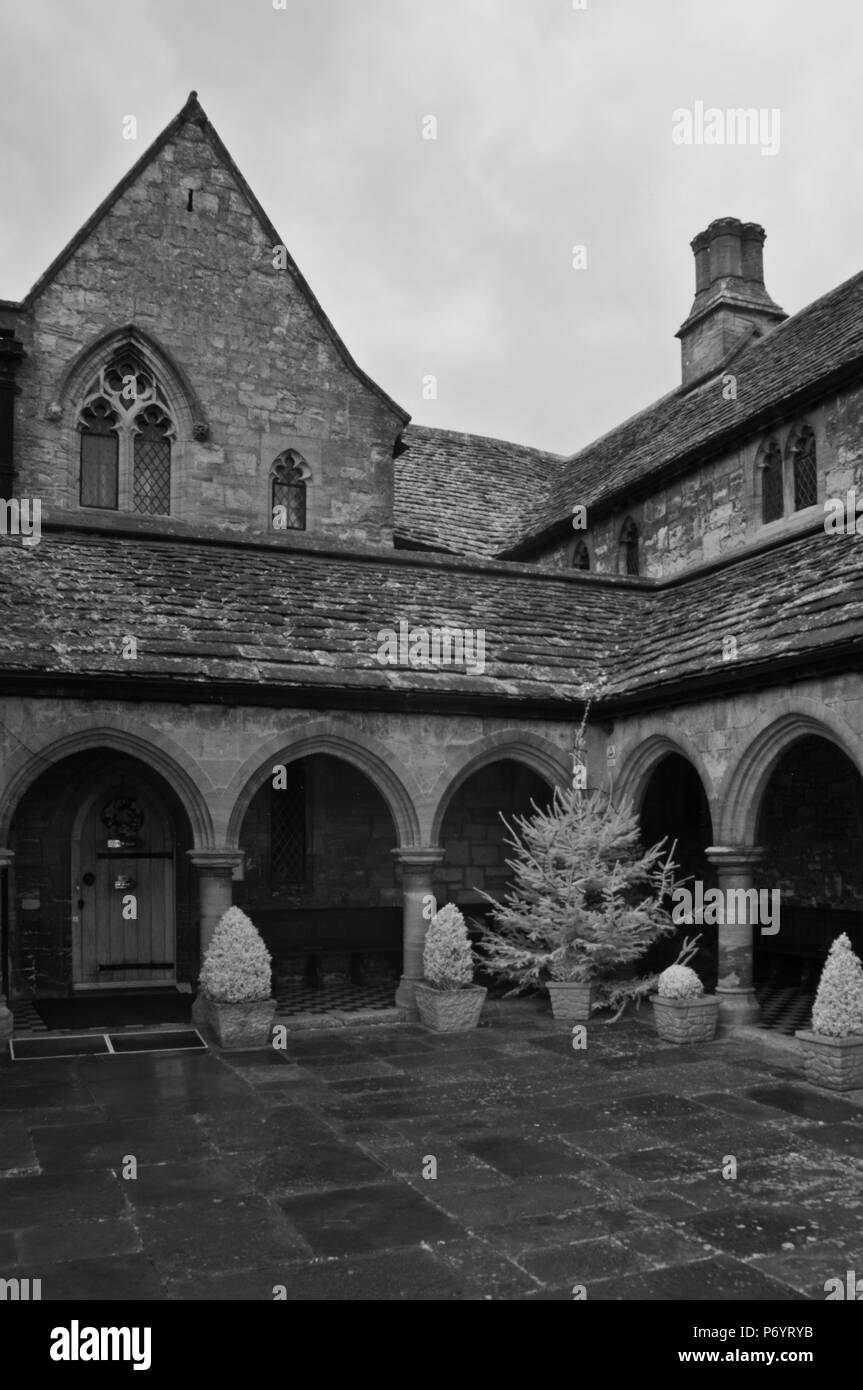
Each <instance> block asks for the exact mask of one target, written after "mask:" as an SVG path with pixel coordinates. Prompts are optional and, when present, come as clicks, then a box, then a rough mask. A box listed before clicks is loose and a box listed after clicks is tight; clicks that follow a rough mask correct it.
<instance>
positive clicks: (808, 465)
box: [791, 425, 818, 512]
mask: <svg viewBox="0 0 863 1390" xmlns="http://www.w3.org/2000/svg"><path fill="white" fill-rule="evenodd" d="M791 462H792V468H793V477H794V510H795V512H799V511H802V509H803V508H804V507H814V506H815V504H816V502H817V501H818V468H817V462H816V455H815V431H814V430H813V429H812V426H811V425H803V426H801V428H800V429H799V430H798V431H797V434H796V435H795V437H794V440H793V443H792V445H791Z"/></svg>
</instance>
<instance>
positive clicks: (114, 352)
mask: <svg viewBox="0 0 863 1390" xmlns="http://www.w3.org/2000/svg"><path fill="white" fill-rule="evenodd" d="M123 353H129V354H130V355H131V356H132V357H133V358H136V359H138V360H139V361H140V363H141V366H142V367H143V368H144V369H145V370H146V371H148V372H150V373H151V374H152V376H153V377H154V378H155V379H156V380H157V381H158V382H159V385H160V387H161V388H162V391H163V392H164V395H165V397H166V401H167V404H168V406H169V408H170V412H171V414H172V415H173V418H174V419H175V420H176V422H177V430H178V433H179V434H180V435H182V436H184V437H185V438H194V439H197V440H204V439H206V438H207V437H208V435H209V424H208V422H207V417H206V413H205V411H204V407H203V405H202V404H201V401H200V398H199V397H198V395H197V393H196V391H195V389H194V387H193V386H192V384H191V382H190V381H189V378H188V377H187V375H186V373H185V372H184V371H183V368H182V367H181V366H180V364H179V363H178V362H177V361H176V360H175V358H174V357H173V355H172V353H170V352H169V351H168V349H167V348H166V347H165V346H164V345H163V344H162V343H160V342H159V341H158V339H157V338H154V337H153V335H152V334H150V333H147V332H145V331H144V329H142V328H139V327H138V326H137V324H133V323H127V324H124V325H123V327H122V328H112V329H110V330H109V331H108V332H107V333H102V334H101V335H100V336H99V337H98V338H93V339H91V341H90V342H89V343H87V344H86V345H85V346H84V347H83V348H82V349H81V351H80V352H79V353H78V354H77V355H76V356H75V357H74V358H73V359H72V361H71V362H70V363H69V364H68V365H67V367H66V368H65V370H64V372H63V374H62V376H61V377H60V380H59V381H58V383H57V388H56V393H55V407H54V409H55V412H56V411H57V410H59V412H60V415H61V416H62V418H63V419H64V420H67V421H68V422H69V423H74V421H75V418H76V416H77V412H78V410H79V408H80V405H81V403H82V402H83V400H84V395H85V393H86V392H87V390H88V388H89V386H90V384H91V382H92V381H93V380H94V378H96V377H97V376H98V374H99V372H100V371H101V370H102V369H104V368H107V367H109V366H110V364H111V363H112V362H113V361H114V360H115V359H116V358H117V357H118V356H120V355H122V354H123Z"/></svg>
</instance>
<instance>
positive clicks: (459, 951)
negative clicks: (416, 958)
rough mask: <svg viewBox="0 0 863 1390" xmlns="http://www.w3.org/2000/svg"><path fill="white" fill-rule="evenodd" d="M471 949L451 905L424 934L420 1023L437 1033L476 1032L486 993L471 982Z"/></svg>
mask: <svg viewBox="0 0 863 1390" xmlns="http://www.w3.org/2000/svg"><path fill="white" fill-rule="evenodd" d="M473 966H474V962H473V948H472V947H471V944H470V937H469V936H468V933H467V927H466V925H465V920H464V917H463V916H462V914H461V913H460V912H459V910H458V908H457V907H456V906H455V904H454V903H447V905H446V907H442V908H441V910H440V912H436V913H435V915H434V917H433V918H432V920H431V922H430V923H429V929H428V932H427V933H426V940H425V947H424V949H423V976H424V979H423V981H422V983H421V984H418V985H416V986H415V991H416V1001H417V1008H418V1009H419V1015H420V1020H421V1022H422V1023H423V1024H424V1025H425V1026H426V1028H431V1029H433V1030H434V1031H435V1032H436V1033H460V1032H463V1031H464V1030H465V1029H468V1028H475V1027H476V1026H477V1024H478V1023H479V1016H480V1013H481V1012H482V1006H483V1004H484V1002H485V996H486V990H485V989H483V988H482V987H481V986H480V985H475V984H474V982H473Z"/></svg>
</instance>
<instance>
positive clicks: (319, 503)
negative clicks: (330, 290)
mask: <svg viewBox="0 0 863 1390" xmlns="http://www.w3.org/2000/svg"><path fill="white" fill-rule="evenodd" d="M21 307H22V318H23V320H24V321H25V322H24V325H23V326H22V330H21V331H22V336H25V335H26V336H28V337H29V341H28V344H27V346H28V359H27V363H26V367H25V370H24V371H22V374H21V387H22V393H23V396H24V400H23V402H22V411H21V413H22V416H23V419H22V427H21V429H20V431H19V440H18V453H19V459H18V469H19V475H20V476H21V479H22V482H21V484H19V486H20V488H21V490H22V491H25V490H26V491H29V492H31V493H33V494H35V495H39V496H43V497H45V498H46V500H47V501H49V503H50V504H52V505H53V506H54V507H63V508H71V509H75V508H76V507H78V505H79V500H80V494H79V490H78V481H77V468H78V463H77V451H78V446H79V434H78V426H79V424H80V420H79V417H78V410H79V403H78V401H77V400H75V399H72V398H71V395H70V393H69V392H68V391H67V392H66V395H65V396H64V387H65V385H66V384H67V383H69V382H70V381H75V380H76V379H77V375H76V368H77V364H78V363H79V361H82V360H89V359H88V354H90V356H91V357H93V360H94V364H95V366H96V367H98V366H99V365H100V363H99V361H98V351H97V350H96V346H94V345H98V344H100V343H101V342H103V341H105V342H108V341H110V340H111V338H112V335H113V334H114V332H115V331H116V330H118V329H119V328H121V327H128V328H129V330H130V331H132V330H137V331H138V333H139V335H140V336H141V337H142V339H143V338H147V339H148V341H153V342H157V343H158V344H160V345H161V347H162V350H163V357H164V365H163V375H164V376H165V377H166V378H167V377H169V376H173V377H174V378H176V379H177V380H183V381H186V382H188V383H190V387H191V390H192V392H193V393H194V396H195V400H196V406H195V409H194V410H193V407H192V406H191V404H189V409H188V413H189V415H190V417H191V415H193V414H194V413H195V411H197V413H198V414H199V415H203V416H204V417H205V418H206V420H207V422H208V436H207V438H206V439H203V438H194V437H192V436H191V435H190V436H189V437H181V432H180V431H179V430H178V437H177V457H176V464H177V468H176V486H175V487H174V488H173V495H172V515H174V516H175V517H176V518H177V519H178V520H184V521H190V520H198V521H200V523H201V524H202V525H206V526H212V525H215V526H218V527H221V528H222V529H224V530H229V531H231V532H232V533H236V534H240V533H243V532H248V533H251V534H259V533H260V530H261V529H262V528H263V529H268V528H269V527H270V526H271V502H272V486H273V478H274V469H275V468H276V466H277V461H278V460H279V459H280V458H282V457H284V455H285V454H286V452H287V451H293V453H294V454H296V455H298V456H300V457H301V458H302V459H303V460H304V462H305V465H306V466H307V469H308V479H309V507H308V511H307V514H308V526H309V529H310V530H311V531H314V532H317V533H318V534H328V535H332V536H333V538H334V539H338V540H342V541H352V542H362V543H369V542H370V543H382V544H386V545H389V544H391V543H392V527H393V515H392V513H393V453H394V449H395V447H396V443H397V440H398V437H399V435H400V434H401V431H402V429H403V428H404V425H405V424H406V422H407V420H408V418H409V417H408V415H407V413H406V412H405V411H404V410H402V409H401V407H399V406H398V405H397V404H396V403H395V402H394V401H393V400H392V399H391V398H390V397H389V396H388V395H387V394H386V392H385V391H383V390H382V389H381V388H380V387H379V386H377V385H376V383H374V382H373V381H371V379H370V378H369V377H368V376H366V374H365V373H364V372H362V371H361V369H360V368H359V367H358V366H357V364H356V363H355V362H354V360H353V358H352V357H351V356H350V353H349V352H348V350H347V348H346V347H345V345H344V344H343V343H342V341H341V339H340V338H339V336H338V334H337V333H336V331H335V329H334V327H333V325H332V324H331V323H330V321H329V319H328V318H327V316H326V314H325V313H324V311H323V309H322V308H321V306H320V304H319V303H318V301H317V299H316V298H315V296H314V294H313V293H312V291H311V289H310V288H309V286H308V285H307V284H306V282H305V280H304V279H303V276H302V274H301V273H300V271H299V269H298V267H297V266H296V264H295V262H294V261H293V259H292V257H291V255H290V253H289V252H288V251H287V249H286V247H285V246H284V243H283V241H282V239H281V237H280V236H279V234H278V232H277V231H276V229H275V227H274V226H273V225H272V223H271V222H270V221H269V219H268V217H267V216H266V214H265V212H264V211H263V209H262V208H261V206H260V204H259V203H258V201H257V199H256V198H255V196H254V194H253V193H252V191H251V189H250V188H249V187H248V185H247V183H246V181H245V179H244V178H243V176H242V174H241V173H240V171H239V170H238V168H237V167H236V165H235V164H234V162H233V160H232V159H231V156H230V155H229V153H228V151H227V149H226V148H225V146H224V144H223V143H222V141H221V140H220V138H219V136H218V135H217V134H216V132H215V130H214V129H213V127H212V126H211V124H210V122H209V120H208V119H207V116H206V114H205V113H204V111H203V109H202V108H201V106H200V103H199V102H198V99H197V96H196V94H195V93H194V92H193V93H192V94H191V95H190V97H189V100H188V101H187V103H186V105H185V106H184V107H183V109H182V110H181V111H180V112H179V114H178V115H177V116H176V117H175V118H174V120H173V121H172V122H171V123H170V124H169V125H168V126H167V127H166V129H165V130H164V131H163V132H162V134H161V135H160V136H159V137H158V139H157V140H156V141H155V142H154V143H153V144H152V145H151V146H150V148H149V149H148V150H147V151H146V152H145V154H144V155H143V156H142V157H141V159H139V160H138V162H137V164H135V166H134V167H133V168H132V169H131V170H130V171H129V173H128V174H127V175H126V177H125V178H124V179H123V180H121V182H120V183H119V184H118V185H117V187H116V188H115V189H114V190H113V192H112V193H111V194H110V195H109V197H108V198H107V199H106V200H105V201H104V202H103V203H102V204H101V205H100V207H99V208H97V209H96V211H95V212H94V214H93V215H92V217H91V218H89V220H88V221H87V223H86V224H85V225H84V227H82V229H81V230H80V232H79V233H78V234H77V235H76V236H75V237H74V238H73V239H72V241H71V242H70V243H69V245H68V246H67V247H65V249H64V250H63V251H62V252H61V253H60V255H59V256H58V257H57V258H56V259H55V260H54V262H53V263H52V264H51V266H49V268H48V269H47V270H46V272H45V273H44V275H42V276H41V277H40V279H39V280H38V281H37V283H36V284H35V285H34V286H33V289H32V290H31V291H30V293H29V294H28V295H27V296H26V298H25V300H24V301H23V304H22V306H21ZM101 365H104V364H101ZM150 365H151V366H152V369H153V371H155V372H156V373H157V374H158V370H159V363H158V361H154V363H151V364H150ZM188 433H189V432H187V434H188ZM131 488H132V484H131V481H128V482H127V489H126V490H127V492H128V494H129V496H131V495H132V493H131ZM37 489H38V491H37ZM120 496H121V499H122V497H123V483H122V479H121V483H120ZM121 505H122V502H121Z"/></svg>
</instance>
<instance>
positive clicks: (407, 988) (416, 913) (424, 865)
mask: <svg viewBox="0 0 863 1390" xmlns="http://www.w3.org/2000/svg"><path fill="white" fill-rule="evenodd" d="M392 853H393V855H394V856H395V858H396V861H397V862H398V863H399V864H401V866H402V885H403V892H404V928H403V930H404V936H403V942H404V944H403V947H402V977H401V980H400V981H399V987H398V989H397V990H396V1004H397V1005H398V1007H399V1008H400V1009H404V1010H405V1011H406V1012H407V1015H408V1017H409V1018H416V1016H417V1006H416V1002H415V999H414V985H415V984H416V983H417V981H418V980H421V979H422V977H423V946H424V945H425V939H426V931H427V930H428V924H429V921H430V918H429V917H424V916H423V899H424V898H427V897H434V895H435V892H434V871H435V869H436V868H437V867H438V865H439V864H440V863H441V862H442V860H443V857H444V853H445V851H444V850H442V849H428V848H423V849H394V850H393V851H392Z"/></svg>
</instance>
